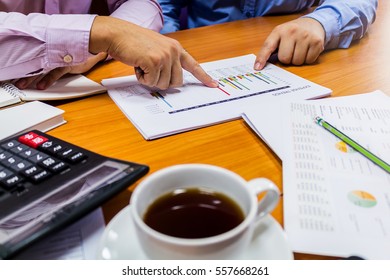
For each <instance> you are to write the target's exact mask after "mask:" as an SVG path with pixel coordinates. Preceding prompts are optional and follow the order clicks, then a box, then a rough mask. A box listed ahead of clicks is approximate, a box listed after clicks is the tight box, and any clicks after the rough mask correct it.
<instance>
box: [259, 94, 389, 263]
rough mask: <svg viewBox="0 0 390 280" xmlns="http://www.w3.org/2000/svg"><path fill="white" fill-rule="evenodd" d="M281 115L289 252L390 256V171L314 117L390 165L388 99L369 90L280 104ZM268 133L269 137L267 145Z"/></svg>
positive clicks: (281, 150)
mask: <svg viewBox="0 0 390 280" xmlns="http://www.w3.org/2000/svg"><path fill="white" fill-rule="evenodd" d="M364 100H365V101H364ZM367 100H369V102H367ZM364 102H365V104H364V105H363V104H362V103H364ZM269 106H272V105H269ZM276 107H277V106H276ZM279 112H281V116H282V117H281V118H279V120H280V119H281V123H282V125H281V129H282V130H281V131H282V133H281V135H282V137H281V139H283V143H284V146H283V148H282V149H280V148H278V151H279V154H280V155H281V156H282V160H283V193H284V196H283V197H284V199H283V201H284V227H285V230H286V233H287V236H288V238H289V241H290V244H291V247H292V249H293V250H294V251H296V252H303V253H313V254H323V255H329V256H341V257H347V256H351V255H357V256H360V257H363V258H367V259H389V258H390V219H389V217H390V174H388V173H387V172H386V171H384V170H383V169H381V168H380V167H378V166H377V165H375V164H374V163H372V162H371V161H370V160H368V159H366V158H365V157H364V156H363V155H361V154H360V153H358V152H356V151H355V150H353V149H351V148H350V147H349V146H347V145H346V144H345V143H344V142H342V141H340V140H339V139H338V138H337V137H335V136H334V135H332V134H331V133H330V132H328V131H326V130H325V129H324V128H322V127H320V126H319V125H317V124H315V123H314V121H313V119H314V117H315V116H320V117H323V118H324V119H325V120H327V121H328V122H329V123H331V124H332V125H333V126H335V127H336V128H338V129H339V130H341V131H343V132H344V133H345V134H347V135H348V136H349V137H351V138H352V139H354V140H355V141H356V142H358V143H360V144H361V145H362V146H364V147H365V148H367V149H368V150H370V151H371V152H373V153H374V154H376V155H377V156H379V157H380V158H382V159H383V160H385V161H386V162H390V99H389V98H388V97H387V96H385V95H384V94H383V93H381V92H374V93H370V94H367V95H366V96H364V95H360V96H350V97H342V98H341V97H340V98H329V99H325V100H318V101H293V102H283V104H282V105H281V109H280V110H279ZM257 129H258V130H259V131H260V132H261V129H259V128H257ZM279 133H280V132H279ZM263 137H264V135H263ZM273 137H274V138H272V137H271V138H267V137H266V138H267V142H271V141H272V139H275V136H273ZM270 139H271V140H270ZM278 147H280V146H278Z"/></svg>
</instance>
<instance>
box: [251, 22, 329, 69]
mask: <svg viewBox="0 0 390 280" xmlns="http://www.w3.org/2000/svg"><path fill="white" fill-rule="evenodd" d="M324 44H325V30H324V28H323V27H322V25H321V24H320V23H319V22H318V21H316V20H314V19H311V18H298V19H296V20H293V21H290V22H286V23H284V24H281V25H279V26H277V27H275V29H274V30H273V31H272V32H271V34H270V35H269V36H268V37H267V39H266V40H265V42H264V44H263V46H262V47H261V49H260V51H259V53H258V55H257V57H256V61H255V66H254V68H255V70H261V69H263V67H264V66H265V64H266V63H267V60H268V59H269V57H270V56H271V55H272V54H273V53H274V52H276V51H277V52H278V59H279V61H280V62H282V63H284V64H294V65H302V64H304V63H306V64H312V63H314V62H315V61H316V60H317V58H318V56H319V55H320V54H321V53H322V52H323V51H324Z"/></svg>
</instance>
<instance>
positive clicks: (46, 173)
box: [29, 170, 51, 183]
mask: <svg viewBox="0 0 390 280" xmlns="http://www.w3.org/2000/svg"><path fill="white" fill-rule="evenodd" d="M50 176H51V173H50V172H49V171H47V170H42V171H40V172H38V173H36V174H34V175H32V176H31V177H29V179H30V180H31V181H33V182H34V183H39V182H42V181H43V180H45V179H47V178H49V177H50Z"/></svg>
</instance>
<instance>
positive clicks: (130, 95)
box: [102, 55, 331, 139]
mask: <svg viewBox="0 0 390 280" xmlns="http://www.w3.org/2000/svg"><path fill="white" fill-rule="evenodd" d="M254 61H255V56H254V55H246V56H241V57H235V58H231V59H225V60H219V61H214V62H208V63H203V64H202V67H203V68H204V69H205V70H206V72H207V73H208V74H210V75H211V76H212V77H213V78H214V79H215V80H218V81H219V87H218V88H208V87H206V86H204V85H202V84H201V83H200V82H199V81H198V80H196V79H195V78H194V77H193V76H192V75H191V74H189V73H188V72H186V71H185V72H184V80H185V83H184V86H183V87H180V88H176V89H170V90H166V91H157V90H153V89H150V88H147V87H144V86H141V85H140V84H139V83H138V82H137V80H136V77H135V76H128V77H121V78H114V79H106V80H103V81H102V83H103V85H104V86H106V87H107V90H108V93H109V95H110V97H111V98H112V99H113V100H114V102H115V103H116V104H117V105H118V106H119V108H120V109H121V110H122V111H123V112H124V114H125V115H126V116H127V117H128V118H129V119H130V120H131V122H132V123H133V124H134V125H135V127H137V129H138V130H139V131H140V133H141V134H142V135H143V136H144V138H145V139H155V138H159V137H164V136H167V135H172V134H175V133H179V132H184V131H188V130H192V129H196V128H200V127H204V126H208V125H212V124H216V123H221V122H225V121H228V120H232V119H237V118H240V116H241V113H242V108H244V107H245V106H248V105H250V104H254V103H261V102H264V101H266V100H273V99H277V100H283V99H285V100H304V99H313V98H318V97H323V96H327V95H330V93H331V90H330V89H328V88H325V87H322V86H320V85H317V84H315V83H312V82H310V81H308V80H306V79H303V78H301V77H298V76H296V75H294V74H292V73H290V72H288V71H285V70H283V69H282V68H279V67H277V66H275V65H272V64H267V66H266V67H265V68H264V69H263V70H261V71H254V70H253V63H254Z"/></svg>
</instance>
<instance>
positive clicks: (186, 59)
mask: <svg viewBox="0 0 390 280" xmlns="http://www.w3.org/2000/svg"><path fill="white" fill-rule="evenodd" d="M180 62H181V65H182V67H183V69H185V70H187V71H189V72H190V73H192V75H194V76H195V78H197V79H198V80H199V81H201V82H202V83H203V84H204V85H206V86H208V87H212V88H215V87H218V82H217V81H215V80H214V79H213V78H211V76H210V75H209V74H207V73H206V71H204V70H203V68H202V67H201V66H200V65H199V63H198V62H197V61H196V60H195V59H194V58H193V57H192V56H191V55H190V54H189V53H188V52H186V51H185V50H183V52H182V54H181V56H180Z"/></svg>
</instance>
